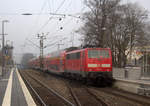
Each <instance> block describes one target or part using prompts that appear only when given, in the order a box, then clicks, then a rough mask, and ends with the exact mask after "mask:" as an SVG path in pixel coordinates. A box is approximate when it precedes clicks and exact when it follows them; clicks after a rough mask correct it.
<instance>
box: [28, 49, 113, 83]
mask: <svg viewBox="0 0 150 106" xmlns="http://www.w3.org/2000/svg"><path fill="white" fill-rule="evenodd" d="M68 50H69V49H68ZM68 50H61V51H57V52H53V53H50V54H48V55H47V56H44V70H46V71H48V72H51V73H55V74H60V75H65V76H67V77H71V78H76V79H80V80H84V81H86V80H90V81H96V83H101V82H105V81H106V80H107V81H108V80H111V79H110V78H112V56H111V50H110V49H108V48H85V49H77V50H72V51H68ZM39 62H40V61H39V58H38V59H32V60H31V61H30V65H31V67H32V68H35V69H39V68H40V64H39ZM85 79H86V80H85ZM104 80H105V81H104Z"/></svg>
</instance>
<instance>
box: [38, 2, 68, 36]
mask: <svg viewBox="0 0 150 106" xmlns="http://www.w3.org/2000/svg"><path fill="white" fill-rule="evenodd" d="M65 1H66V0H63V1H62V2H61V4H60V5H59V6H58V8H57V9H56V11H55V12H54V13H57V12H58V11H59V9H60V8H61V7H62V5H63V4H64V3H65ZM52 19H53V16H51V17H49V19H48V20H47V21H46V22H45V23H44V25H43V26H42V27H41V28H40V29H39V30H38V31H37V33H39V32H40V31H41V30H42V29H43V28H45V27H46V26H47V25H48V23H49V21H51V20H52Z"/></svg>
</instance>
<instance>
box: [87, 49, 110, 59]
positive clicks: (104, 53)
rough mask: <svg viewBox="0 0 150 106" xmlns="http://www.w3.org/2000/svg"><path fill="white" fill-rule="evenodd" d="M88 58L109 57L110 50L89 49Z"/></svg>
mask: <svg viewBox="0 0 150 106" xmlns="http://www.w3.org/2000/svg"><path fill="white" fill-rule="evenodd" d="M88 58H109V51H108V50H88Z"/></svg>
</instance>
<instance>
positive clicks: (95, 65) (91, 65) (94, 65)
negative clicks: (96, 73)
mask: <svg viewBox="0 0 150 106" xmlns="http://www.w3.org/2000/svg"><path fill="white" fill-rule="evenodd" d="M88 67H98V66H97V64H88Z"/></svg>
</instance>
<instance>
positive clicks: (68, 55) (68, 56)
mask: <svg viewBox="0 0 150 106" xmlns="http://www.w3.org/2000/svg"><path fill="white" fill-rule="evenodd" d="M67 59H68V60H69V59H80V52H77V53H71V54H67Z"/></svg>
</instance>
